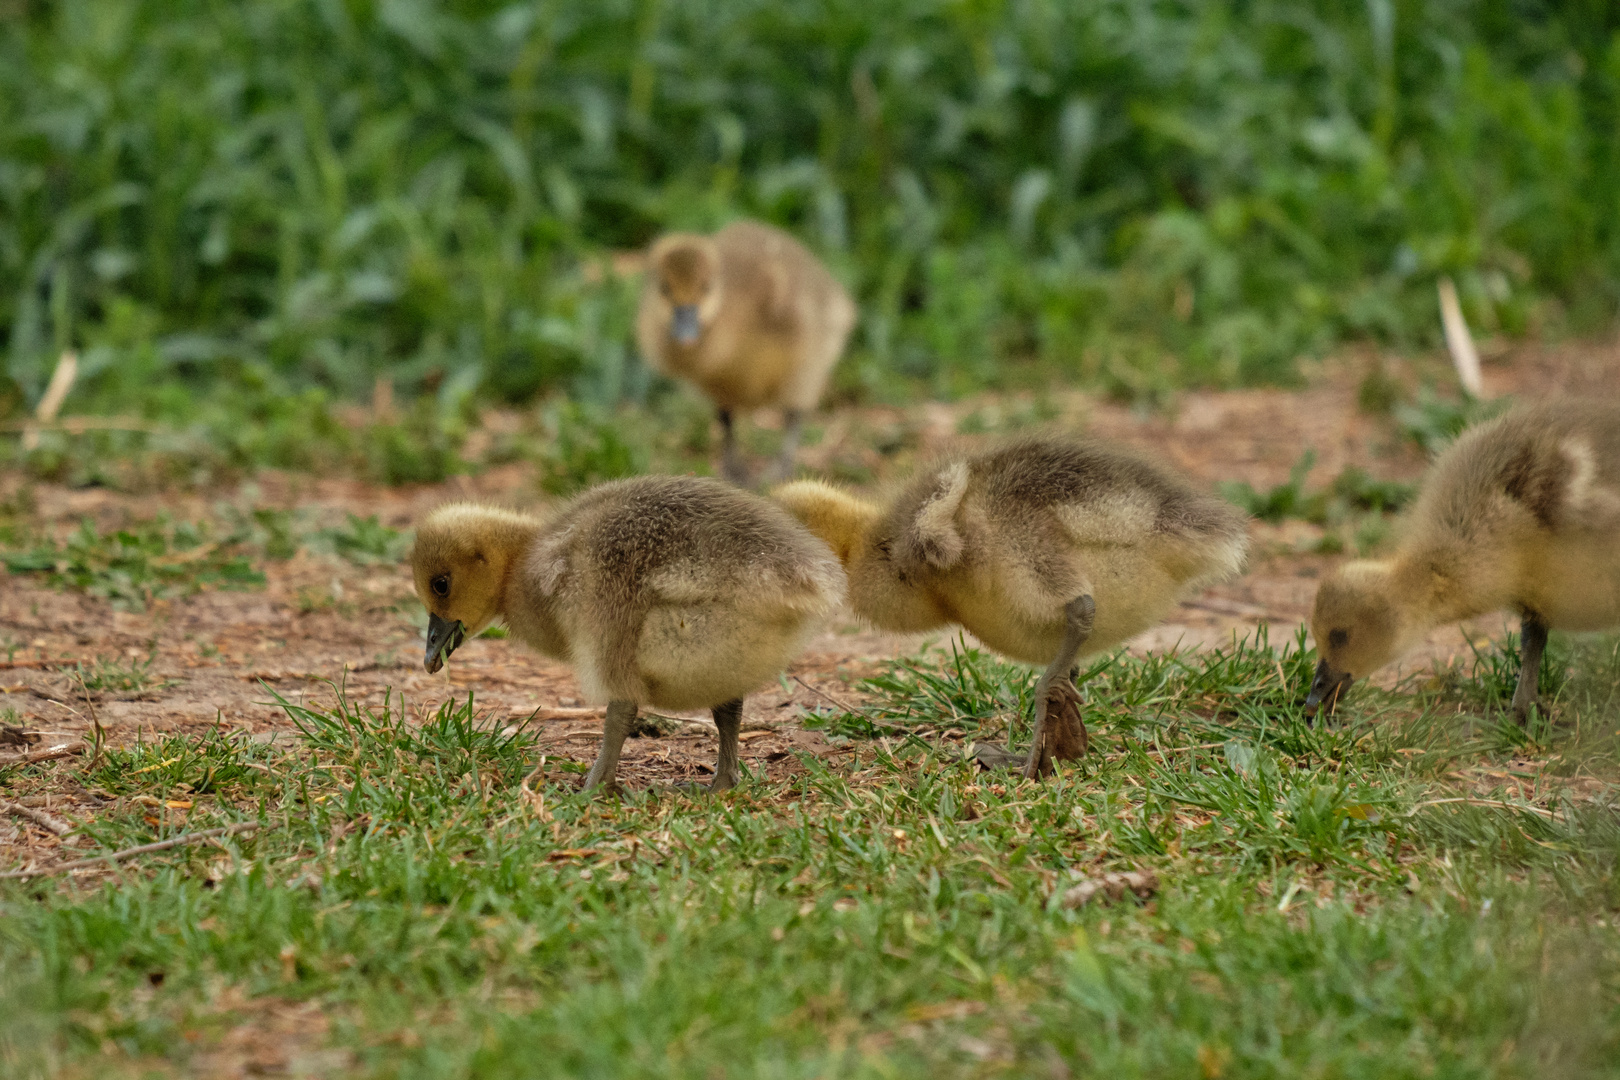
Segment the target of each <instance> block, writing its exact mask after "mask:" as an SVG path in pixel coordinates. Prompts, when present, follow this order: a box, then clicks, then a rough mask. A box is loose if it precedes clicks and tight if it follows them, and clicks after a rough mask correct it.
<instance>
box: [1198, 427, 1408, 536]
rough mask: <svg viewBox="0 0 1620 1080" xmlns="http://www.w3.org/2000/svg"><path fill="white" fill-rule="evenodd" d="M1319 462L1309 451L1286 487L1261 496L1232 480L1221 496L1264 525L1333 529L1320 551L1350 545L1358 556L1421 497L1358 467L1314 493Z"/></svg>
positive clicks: (1340, 475)
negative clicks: (1311, 478)
mask: <svg viewBox="0 0 1620 1080" xmlns="http://www.w3.org/2000/svg"><path fill="white" fill-rule="evenodd" d="M1315 462H1316V455H1315V452H1314V451H1311V450H1307V451H1306V452H1305V454H1304V456H1302V457H1301V458H1300V460H1299V461H1298V462H1296V463H1295V465H1294V467H1293V468H1292V469H1291V470H1289V474H1288V481H1287V482H1286V483H1283V484H1279V485H1277V486H1276V487H1274V488H1272V489H1271V490H1270V491H1266V492H1260V491H1256V490H1255V489H1254V487H1252V486H1251V485H1250V484H1248V483H1246V482H1244V481H1228V482H1225V483H1222V484H1221V485H1220V489H1221V494H1222V495H1224V496H1225V497H1226V498H1227V500H1228V501H1230V502H1232V503H1233V504H1235V505H1237V506H1239V507H1241V508H1242V509H1243V510H1245V511H1246V512H1248V513H1249V514H1251V515H1253V516H1254V517H1256V518H1259V519H1260V520H1262V521H1266V522H1270V523H1272V524H1278V523H1280V522H1282V521H1284V520H1286V519H1289V518H1296V519H1298V520H1301V521H1307V522H1309V523H1311V524H1313V525H1320V526H1323V527H1324V528H1326V529H1327V530H1328V531H1327V532H1326V533H1324V535H1323V536H1322V539H1321V540H1320V542H1319V543H1318V545H1317V548H1318V550H1320V551H1322V552H1324V553H1329V554H1333V553H1337V552H1339V551H1343V550H1345V548H1346V547H1349V546H1351V545H1353V546H1354V548H1355V549H1356V550H1357V551H1358V552H1367V551H1371V550H1373V549H1374V548H1375V547H1377V546H1378V545H1379V544H1381V543H1382V542H1383V541H1384V539H1385V538H1386V537H1387V536H1388V535H1389V523H1388V521H1387V520H1385V515H1387V514H1394V513H1398V512H1399V511H1400V510H1402V509H1403V508H1404V507H1406V506H1407V505H1408V504H1409V503H1410V502H1411V501H1412V499H1413V497H1414V496H1415V495H1416V494H1417V487H1416V485H1413V484H1408V483H1405V482H1403V481H1399V480H1378V479H1375V478H1374V477H1373V476H1371V475H1370V474H1369V473H1367V472H1366V471H1365V470H1364V469H1361V468H1358V467H1356V466H1354V465H1351V466H1348V467H1347V468H1345V470H1344V471H1343V472H1341V473H1340V474H1339V475H1338V476H1336V477H1334V478H1333V482H1332V483H1331V484H1329V485H1328V486H1327V487H1325V488H1322V489H1320V490H1317V491H1310V490H1307V488H1306V485H1305V478H1306V476H1307V475H1308V474H1309V473H1310V470H1311V467H1312V465H1314V464H1315Z"/></svg>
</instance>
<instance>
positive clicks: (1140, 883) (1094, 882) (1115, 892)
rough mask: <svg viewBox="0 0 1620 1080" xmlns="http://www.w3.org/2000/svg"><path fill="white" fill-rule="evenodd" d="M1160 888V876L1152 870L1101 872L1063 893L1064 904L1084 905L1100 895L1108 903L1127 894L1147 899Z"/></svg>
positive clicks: (1072, 905) (1069, 905)
mask: <svg viewBox="0 0 1620 1080" xmlns="http://www.w3.org/2000/svg"><path fill="white" fill-rule="evenodd" d="M1158 889H1159V876H1158V875H1157V874H1155V873H1154V872H1153V871H1151V870H1129V871H1126V872H1125V873H1123V874H1101V875H1099V876H1097V877H1091V878H1085V879H1084V880H1082V881H1081V882H1080V883H1079V884H1078V885H1075V886H1073V887H1072V888H1070V889H1069V890H1068V891H1067V892H1065V893H1064V894H1063V906H1064V907H1066V908H1077V907H1084V906H1085V905H1087V904H1089V903H1091V901H1092V900H1094V899H1097V898H1098V897H1101V898H1102V900H1103V902H1104V903H1108V904H1111V903H1113V902H1115V901H1116V900H1123V899H1125V897H1126V896H1127V895H1133V896H1135V897H1137V898H1138V899H1140V900H1146V899H1147V898H1148V897H1150V896H1152V895H1153V894H1154V893H1155V892H1157V891H1158Z"/></svg>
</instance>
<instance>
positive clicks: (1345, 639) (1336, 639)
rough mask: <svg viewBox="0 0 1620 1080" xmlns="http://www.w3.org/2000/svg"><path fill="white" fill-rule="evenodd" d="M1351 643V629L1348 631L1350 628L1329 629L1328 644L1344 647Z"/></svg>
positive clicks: (1336, 647)
mask: <svg viewBox="0 0 1620 1080" xmlns="http://www.w3.org/2000/svg"><path fill="white" fill-rule="evenodd" d="M1349 643H1350V631H1348V630H1329V631H1328V644H1329V645H1331V646H1333V647H1334V648H1335V649H1342V648H1344V647H1345V646H1346V645H1348V644H1349Z"/></svg>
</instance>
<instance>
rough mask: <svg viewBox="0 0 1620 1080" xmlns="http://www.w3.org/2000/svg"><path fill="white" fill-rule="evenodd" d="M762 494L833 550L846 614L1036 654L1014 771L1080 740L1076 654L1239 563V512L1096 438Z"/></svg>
mask: <svg viewBox="0 0 1620 1080" xmlns="http://www.w3.org/2000/svg"><path fill="white" fill-rule="evenodd" d="M773 497H774V498H775V499H776V500H777V501H778V502H780V503H781V504H782V505H783V506H785V507H787V509H788V510H789V512H791V513H792V514H793V515H794V516H795V517H797V518H798V519H799V520H800V521H803V522H804V523H805V524H806V525H807V526H809V528H810V531H811V532H813V533H815V534H816V535H817V536H820V537H821V538H822V539H824V540H826V541H827V542H828V543H829V544H831V545H832V548H833V550H834V551H836V552H837V553H838V557H839V559H840V560H841V561H842V562H843V564H844V569H845V570H846V572H847V573H848V574H849V593H850V600H851V603H852V605H853V607H854V609H855V611H856V613H857V614H859V615H860V616H862V617H863V618H865V619H866V620H867V621H869V622H871V623H872V624H873V625H875V626H878V627H882V628H884V629H890V630H897V631H922V630H931V629H934V628H936V627H941V626H945V625H948V624H950V623H959V624H960V625H961V626H963V627H964V628H966V629H967V630H969V631H971V632H972V633H973V634H974V636H976V637H978V638H979V640H981V641H983V642H984V643H985V644H987V645H989V646H990V647H991V648H993V649H996V650H997V651H999V652H1002V653H1005V654H1006V655H1008V656H1011V657H1013V658H1015V659H1018V660H1023V661H1026V662H1029V663H1034V664H1045V665H1046V669H1045V671H1044V672H1043V673H1042V675H1041V678H1040V681H1039V683H1038V684H1037V685H1036V693H1035V701H1036V708H1035V735H1034V741H1033V744H1032V745H1031V747H1030V751H1029V756H1028V758H1027V759H1026V760H1025V762H1024V765H1023V769H1024V775H1025V776H1028V777H1031V778H1033V777H1037V776H1044V775H1047V774H1049V773H1050V772H1051V771H1052V762H1053V761H1054V760H1060V761H1061V760H1070V759H1073V758H1077V757H1079V756H1080V755H1082V754H1083V753H1085V750H1086V743H1087V735H1086V728H1085V724H1084V722H1083V721H1082V719H1081V715H1080V704H1081V698H1080V692H1079V690H1078V688H1077V687H1076V686H1075V683H1074V678H1075V674H1076V672H1075V670H1074V664H1075V662H1076V660H1077V658H1078V657H1079V656H1081V655H1084V654H1088V653H1094V652H1098V651H1101V650H1103V649H1109V648H1112V647H1113V646H1115V645H1117V644H1119V643H1120V642H1122V641H1124V640H1125V639H1127V638H1129V637H1131V636H1132V635H1134V634H1137V633H1139V632H1140V631H1142V630H1145V629H1146V628H1148V627H1149V626H1152V625H1153V624H1154V623H1156V622H1158V621H1159V620H1160V619H1161V618H1163V616H1164V615H1165V613H1166V612H1167V611H1169V609H1170V607H1171V605H1173V604H1174V603H1175V602H1176V600H1177V599H1178V598H1179V597H1180V596H1182V595H1183V594H1184V593H1186V592H1187V591H1188V590H1189V589H1191V588H1194V587H1196V586H1199V585H1202V584H1206V583H1211V582H1215V581H1219V580H1222V579H1224V578H1228V577H1231V576H1232V575H1234V574H1236V573H1238V571H1239V570H1240V569H1241V567H1242V565H1243V562H1244V558H1245V556H1246V554H1247V551H1248V544H1249V541H1248V533H1247V530H1246V528H1245V523H1244V517H1243V515H1242V514H1241V513H1240V512H1239V511H1238V510H1236V509H1234V508H1233V507H1232V506H1230V505H1228V504H1227V503H1226V502H1224V501H1222V500H1220V499H1216V498H1212V497H1209V496H1206V495H1201V494H1199V493H1198V492H1196V491H1194V490H1193V489H1192V488H1191V487H1190V486H1189V485H1188V484H1187V483H1185V482H1184V481H1182V480H1181V479H1179V478H1178V477H1176V476H1175V475H1173V474H1172V473H1170V472H1169V471H1167V470H1166V469H1164V468H1163V467H1162V466H1159V465H1157V464H1155V463H1153V462H1151V461H1148V460H1146V459H1144V458H1141V457H1138V456H1136V455H1135V454H1132V453H1130V452H1127V451H1125V450H1122V449H1119V448H1116V447H1111V446H1106V445H1103V444H1100V443H1095V442H1068V441H1062V440H1058V439H1030V440H1025V441H1022V442H1016V443H1012V444H1010V445H1008V446H1005V447H1002V448H1001V449H998V450H992V451H990V452H988V453H983V454H978V455H974V456H971V457H965V458H958V459H954V460H948V461H945V462H943V463H940V464H936V465H934V466H933V467H931V468H929V469H927V470H925V471H924V472H922V473H921V474H919V475H918V476H916V477H914V478H913V479H912V480H911V481H910V482H909V483H907V484H906V486H905V487H904V488H903V489H902V490H901V491H900V492H899V493H898V495H897V496H896V497H894V498H893V499H891V500H889V501H888V502H887V504H886V505H879V504H876V503H871V502H867V501H864V500H862V499H859V498H856V497H855V496H853V495H850V494H849V493H847V492H845V491H842V490H840V489H838V488H835V487H832V486H830V485H828V484H824V483H821V482H819V481H810V480H807V481H800V482H798V483H793V484H788V485H785V486H784V487H781V488H779V489H777V491H776V492H775V493H774V495H773Z"/></svg>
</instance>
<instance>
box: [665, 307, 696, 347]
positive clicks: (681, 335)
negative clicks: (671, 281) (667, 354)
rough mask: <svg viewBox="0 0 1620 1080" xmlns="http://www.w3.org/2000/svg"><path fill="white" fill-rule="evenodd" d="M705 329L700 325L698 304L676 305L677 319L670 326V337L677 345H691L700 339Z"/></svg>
mask: <svg viewBox="0 0 1620 1080" xmlns="http://www.w3.org/2000/svg"><path fill="white" fill-rule="evenodd" d="M702 332H703V327H702V326H700V325H699V324H698V313H697V305H696V304H677V305H675V318H674V319H673V320H671V322H670V324H669V336H670V337H672V338H674V339H675V343H676V344H677V345H690V344H692V342H694V341H696V340H697V339H698V335H699V334H701V333H702Z"/></svg>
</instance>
